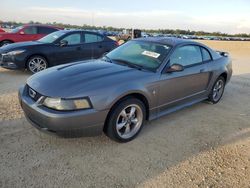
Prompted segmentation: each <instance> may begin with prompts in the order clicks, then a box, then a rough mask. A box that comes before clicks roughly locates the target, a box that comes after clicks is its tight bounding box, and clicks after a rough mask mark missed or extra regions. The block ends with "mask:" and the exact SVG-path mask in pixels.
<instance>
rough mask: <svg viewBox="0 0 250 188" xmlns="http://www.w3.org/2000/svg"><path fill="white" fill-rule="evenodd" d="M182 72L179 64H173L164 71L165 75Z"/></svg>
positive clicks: (182, 68)
mask: <svg viewBox="0 0 250 188" xmlns="http://www.w3.org/2000/svg"><path fill="white" fill-rule="evenodd" d="M183 70H184V67H183V66H182V65H180V64H173V65H171V66H170V67H168V69H167V70H166V73H171V72H181V71H183Z"/></svg>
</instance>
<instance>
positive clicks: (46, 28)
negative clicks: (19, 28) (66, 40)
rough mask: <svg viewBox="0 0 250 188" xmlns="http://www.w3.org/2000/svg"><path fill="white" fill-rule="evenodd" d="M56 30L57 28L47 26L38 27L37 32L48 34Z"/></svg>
mask: <svg viewBox="0 0 250 188" xmlns="http://www.w3.org/2000/svg"><path fill="white" fill-rule="evenodd" d="M55 31H57V29H54V28H49V27H38V33H39V34H50V33H53V32H55Z"/></svg>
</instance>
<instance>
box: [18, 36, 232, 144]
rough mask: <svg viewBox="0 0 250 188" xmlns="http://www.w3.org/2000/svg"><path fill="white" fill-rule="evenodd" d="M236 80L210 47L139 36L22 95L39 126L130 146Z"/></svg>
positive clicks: (43, 79)
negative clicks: (156, 122) (146, 129)
mask: <svg viewBox="0 0 250 188" xmlns="http://www.w3.org/2000/svg"><path fill="white" fill-rule="evenodd" d="M231 75H232V62H231V59H230V58H229V57H228V54H226V53H217V52H215V51H214V50H212V49H210V48H208V47H207V46H205V45H203V44H200V43H197V42H192V41H188V40H181V39H171V38H170V39H169V38H147V39H136V40H132V41H129V42H127V43H125V44H123V45H121V46H120V47H118V48H116V49H115V50H113V51H111V52H110V53H108V54H107V55H106V56H104V57H103V58H102V59H98V60H90V61H88V62H85V63H81V62H77V63H71V64H67V65H60V66H56V67H53V68H50V69H48V70H45V71H42V72H39V73H37V74H35V75H33V76H32V77H30V78H29V79H28V81H27V84H26V85H25V86H23V87H21V88H20V91H19V98H20V103H21V106H22V108H23V110H24V112H25V114H26V117H27V119H28V120H30V122H32V124H33V125H34V126H36V127H37V128H39V129H42V130H46V131H49V132H53V133H57V134H63V133H67V132H69V133H81V132H82V133H84V134H88V133H89V134H93V133H101V132H102V131H104V132H105V133H106V134H107V135H108V136H109V137H110V138H112V139H114V140H117V141H120V142H128V141H130V140H132V139H133V138H135V137H136V136H137V135H138V133H139V132H140V130H141V128H142V127H143V124H144V122H145V120H152V119H155V118H158V117H160V116H162V115H165V114H168V113H171V112H173V111H176V110H178V109H181V108H184V107H187V106H190V105H192V104H194V103H197V102H200V101H203V100H206V99H207V100H209V101H210V102H211V103H213V104H215V103H217V102H219V101H220V99H221V97H222V95H223V92H224V87H225V85H226V83H228V82H229V80H230V78H231ZM208 115H209V114H208Z"/></svg>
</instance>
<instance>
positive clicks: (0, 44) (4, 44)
mask: <svg viewBox="0 0 250 188" xmlns="http://www.w3.org/2000/svg"><path fill="white" fill-rule="evenodd" d="M12 43H13V42H11V41H9V40H4V41H2V42H1V43H0V47H2V46H6V45H8V44H12Z"/></svg>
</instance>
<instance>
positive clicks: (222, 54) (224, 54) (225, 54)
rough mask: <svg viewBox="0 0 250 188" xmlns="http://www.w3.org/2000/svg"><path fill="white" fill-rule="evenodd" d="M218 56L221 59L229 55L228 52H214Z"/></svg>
mask: <svg viewBox="0 0 250 188" xmlns="http://www.w3.org/2000/svg"><path fill="white" fill-rule="evenodd" d="M216 52H217V53H218V54H220V55H221V56H223V57H228V56H229V53H228V52H221V51H216Z"/></svg>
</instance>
